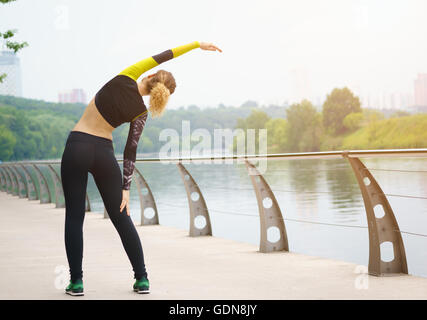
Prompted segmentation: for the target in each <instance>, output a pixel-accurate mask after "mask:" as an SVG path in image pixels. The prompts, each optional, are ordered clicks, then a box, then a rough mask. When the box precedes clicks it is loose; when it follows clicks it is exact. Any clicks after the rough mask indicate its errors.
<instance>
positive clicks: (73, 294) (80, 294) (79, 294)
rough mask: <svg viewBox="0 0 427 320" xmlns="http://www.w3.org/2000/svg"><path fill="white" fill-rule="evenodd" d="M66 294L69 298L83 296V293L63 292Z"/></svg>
mask: <svg viewBox="0 0 427 320" xmlns="http://www.w3.org/2000/svg"><path fill="white" fill-rule="evenodd" d="M65 293H66V294H68V295H70V296H84V295H85V294H84V292H65Z"/></svg>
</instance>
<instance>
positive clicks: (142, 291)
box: [133, 289, 150, 294]
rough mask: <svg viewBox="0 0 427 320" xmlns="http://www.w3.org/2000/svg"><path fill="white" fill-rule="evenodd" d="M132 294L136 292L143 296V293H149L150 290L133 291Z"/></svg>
mask: <svg viewBox="0 0 427 320" xmlns="http://www.w3.org/2000/svg"><path fill="white" fill-rule="evenodd" d="M133 291H134V292H137V293H139V294H144V293H150V289H148V290H138V289H133Z"/></svg>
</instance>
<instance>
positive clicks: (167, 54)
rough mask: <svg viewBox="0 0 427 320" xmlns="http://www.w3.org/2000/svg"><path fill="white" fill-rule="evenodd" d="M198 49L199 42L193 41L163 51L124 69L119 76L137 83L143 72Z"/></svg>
mask: <svg viewBox="0 0 427 320" xmlns="http://www.w3.org/2000/svg"><path fill="white" fill-rule="evenodd" d="M196 48H200V43H199V41H194V42H191V43H188V44H185V45H182V46H179V47H176V48H173V49H168V50H165V51H163V52H161V53H159V54H156V55H154V56H151V57H149V58H145V59H142V60H141V61H139V62H137V63H135V64H133V65H131V66H130V67H128V68H126V69H124V70H123V71H122V72H120V73H119V75H120V74H121V75H125V76H128V77H130V78H132V79H133V80H135V81H137V80H138V78H139V77H140V76H141V74H143V73H144V72H146V71H148V70H150V69H152V68H154V67H156V66H158V65H159V64H161V63H163V62H165V61H168V60H170V59H173V58H176V57H178V56H180V55H182V54H184V53H186V52H188V51H190V50H192V49H196Z"/></svg>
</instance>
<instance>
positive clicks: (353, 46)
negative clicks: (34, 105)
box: [0, 0, 427, 107]
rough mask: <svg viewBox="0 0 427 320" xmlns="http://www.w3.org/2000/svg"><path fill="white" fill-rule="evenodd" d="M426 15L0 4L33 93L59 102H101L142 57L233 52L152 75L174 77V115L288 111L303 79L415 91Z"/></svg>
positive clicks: (182, 5) (341, 4) (187, 2)
mask: <svg viewBox="0 0 427 320" xmlns="http://www.w3.org/2000/svg"><path fill="white" fill-rule="evenodd" d="M426 14H427V1H425V0H419V1H415V0H405V1H403V0H400V1H398V0H381V1H380V0H369V1H362V0H359V1H357V0H354V1H346V0H322V1H317V0H311V1H308V0H306V1H301V0H300V1H295V0H293V1H285V0H278V1H273V0H262V1H261V0H259V1H250V0H243V1H240V0H239V1H235V0H215V1H203V0H180V1H176V0H175V1H172V0H163V1H152V0H151V1H141V0H139V1H137V0H121V1H117V0H115V1H112V0H86V1H83V0H69V1H67V0H56V1H54V0H37V1H34V0H18V1H16V2H15V3H11V4H7V5H1V6H0V30H1V31H4V30H6V29H9V28H17V29H19V33H18V36H17V38H16V39H17V40H25V41H27V42H28V43H29V47H27V48H25V49H24V50H22V51H21V52H20V53H19V56H20V58H21V64H22V71H23V91H24V96H25V97H31V98H37V99H45V100H49V101H57V98H58V92H60V91H68V90H70V89H72V88H83V89H85V91H86V92H87V94H88V96H89V99H90V98H91V97H92V96H93V95H94V94H95V93H96V91H97V90H98V89H99V88H100V87H101V86H102V85H103V84H104V83H105V82H106V81H108V80H109V79H110V78H112V77H114V76H115V75H116V74H117V73H118V72H120V71H121V70H122V69H123V68H125V67H127V66H128V65H130V64H132V63H134V62H136V61H138V60H140V59H143V58H145V57H148V56H151V55H154V54H157V53H160V52H162V51H164V50H166V49H170V48H173V47H176V46H179V45H182V44H186V43H189V42H192V41H194V40H199V41H208V42H213V43H214V44H216V45H217V46H219V47H220V48H221V49H222V50H223V53H219V52H210V51H202V50H200V49H196V50H193V51H191V52H189V53H187V54H185V55H183V56H180V57H178V58H177V59H174V60H170V61H167V62H165V63H163V64H161V65H160V66H158V67H156V68H155V69H152V70H150V71H156V70H158V69H166V70H168V71H171V72H172V73H173V74H174V76H175V78H176V80H177V90H176V91H175V93H174V94H173V95H172V97H171V100H170V106H171V107H178V106H181V105H190V104H197V105H200V106H208V105H209V106H216V105H217V104H219V103H224V104H226V105H240V104H241V103H243V102H244V101H246V100H248V99H252V100H257V101H259V102H261V103H282V102H283V101H286V100H288V99H290V98H291V97H292V96H293V95H294V94H295V92H294V90H295V86H294V83H293V78H292V70H300V71H301V70H302V71H301V72H306V74H307V77H308V81H309V84H308V85H309V87H310V93H311V95H312V96H322V95H324V94H326V93H328V92H329V91H330V90H331V89H332V88H334V87H337V86H338V87H341V86H345V85H347V86H349V87H350V88H352V87H354V88H359V90H361V91H363V92H376V91H384V90H385V91H398V92H412V90H413V81H414V79H415V78H416V75H417V73H419V72H427V41H426V39H427V19H426ZM304 70H305V71H304ZM150 71H149V72H150ZM300 71H298V72H300Z"/></svg>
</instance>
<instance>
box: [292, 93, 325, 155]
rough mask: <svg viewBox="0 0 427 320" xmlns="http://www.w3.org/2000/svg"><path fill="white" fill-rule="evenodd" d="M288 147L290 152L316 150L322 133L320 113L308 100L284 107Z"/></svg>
mask: <svg viewBox="0 0 427 320" xmlns="http://www.w3.org/2000/svg"><path fill="white" fill-rule="evenodd" d="M286 118H287V120H288V126H287V127H288V130H287V140H288V149H289V151H292V152H304V151H318V150H319V148H320V136H321V134H322V127H321V115H320V114H319V113H318V112H317V111H316V109H315V108H314V107H313V105H312V103H311V102H310V101H308V100H303V101H301V103H296V104H293V105H291V106H290V107H289V108H288V109H286Z"/></svg>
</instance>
